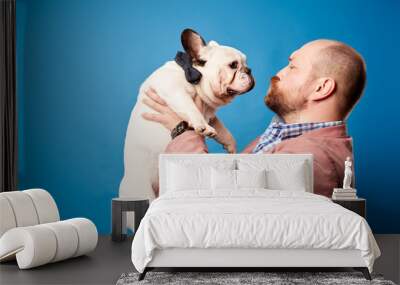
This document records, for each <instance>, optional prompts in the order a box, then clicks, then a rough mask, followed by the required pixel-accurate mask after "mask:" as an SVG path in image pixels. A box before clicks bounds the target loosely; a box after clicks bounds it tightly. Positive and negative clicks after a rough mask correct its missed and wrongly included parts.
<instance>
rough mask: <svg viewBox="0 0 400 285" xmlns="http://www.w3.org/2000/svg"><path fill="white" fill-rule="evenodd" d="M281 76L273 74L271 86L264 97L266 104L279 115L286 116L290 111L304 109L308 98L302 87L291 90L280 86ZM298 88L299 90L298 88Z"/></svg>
mask: <svg viewBox="0 0 400 285" xmlns="http://www.w3.org/2000/svg"><path fill="white" fill-rule="evenodd" d="M279 83H281V82H280V78H279V77H278V76H276V75H275V76H273V77H272V78H271V83H270V87H269V90H268V93H267V95H266V96H265V98H264V102H265V104H266V105H267V106H268V107H269V108H270V109H271V110H272V111H273V112H275V113H276V114H277V115H278V116H280V117H284V116H286V115H288V114H290V113H293V112H296V111H300V110H302V109H303V108H304V107H305V105H306V103H307V100H306V98H305V96H304V95H303V94H301V92H299V91H301V88H295V89H292V90H290V88H288V89H289V90H287V89H285V88H283V86H280V84H279ZM296 89H297V90H296Z"/></svg>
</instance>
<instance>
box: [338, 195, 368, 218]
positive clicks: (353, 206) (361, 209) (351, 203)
mask: <svg viewBox="0 0 400 285" xmlns="http://www.w3.org/2000/svg"><path fill="white" fill-rule="evenodd" d="M332 201H333V202H334V203H336V204H339V205H341V206H342V207H344V208H346V209H348V210H350V211H353V212H354V213H356V214H359V215H360V216H361V217H363V218H366V217H367V216H366V212H367V205H366V204H367V201H366V200H365V199H363V198H355V199H332Z"/></svg>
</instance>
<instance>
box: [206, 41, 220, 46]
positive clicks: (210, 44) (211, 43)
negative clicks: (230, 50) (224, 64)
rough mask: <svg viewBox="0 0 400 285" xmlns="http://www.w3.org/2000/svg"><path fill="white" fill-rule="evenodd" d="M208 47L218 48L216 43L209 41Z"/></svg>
mask: <svg viewBox="0 0 400 285" xmlns="http://www.w3.org/2000/svg"><path fill="white" fill-rule="evenodd" d="M208 46H210V47H217V46H219V43H217V42H216V41H209V43H208Z"/></svg>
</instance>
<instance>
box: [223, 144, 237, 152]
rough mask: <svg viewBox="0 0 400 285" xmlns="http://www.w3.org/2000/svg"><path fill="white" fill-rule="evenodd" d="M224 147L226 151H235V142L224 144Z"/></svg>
mask: <svg viewBox="0 0 400 285" xmlns="http://www.w3.org/2000/svg"><path fill="white" fill-rule="evenodd" d="M224 149H226V151H227V152H228V153H236V151H237V150H236V144H228V145H224Z"/></svg>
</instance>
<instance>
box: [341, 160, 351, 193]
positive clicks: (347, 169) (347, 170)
mask: <svg viewBox="0 0 400 285" xmlns="http://www.w3.org/2000/svg"><path fill="white" fill-rule="evenodd" d="M352 165H353V163H352V162H351V160H350V157H349V156H348V157H347V158H346V161H345V162H344V179H343V189H352V188H351V186H350V185H351V177H352V175H353V172H352V171H351V166H352Z"/></svg>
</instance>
